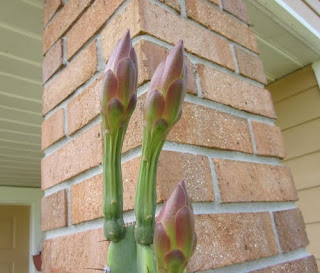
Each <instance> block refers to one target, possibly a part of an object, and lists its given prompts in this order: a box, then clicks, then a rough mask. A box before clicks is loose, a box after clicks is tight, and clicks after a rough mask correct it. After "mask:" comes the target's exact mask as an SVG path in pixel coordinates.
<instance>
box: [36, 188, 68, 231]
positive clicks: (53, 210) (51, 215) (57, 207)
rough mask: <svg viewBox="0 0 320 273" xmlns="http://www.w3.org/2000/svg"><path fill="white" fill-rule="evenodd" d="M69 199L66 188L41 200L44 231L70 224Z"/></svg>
mask: <svg viewBox="0 0 320 273" xmlns="http://www.w3.org/2000/svg"><path fill="white" fill-rule="evenodd" d="M67 219H68V201H67V192H66V191H65V190H61V191H58V192H56V193H53V194H51V195H49V196H47V197H44V198H43V199H42V200H41V223H42V231H46V230H50V229H55V228H60V227H65V226H67V224H68V220H67Z"/></svg>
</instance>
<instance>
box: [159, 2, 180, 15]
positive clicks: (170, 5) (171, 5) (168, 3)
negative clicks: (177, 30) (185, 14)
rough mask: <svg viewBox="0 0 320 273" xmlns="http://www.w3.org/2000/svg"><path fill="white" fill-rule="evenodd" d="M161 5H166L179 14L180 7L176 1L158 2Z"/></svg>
mask: <svg viewBox="0 0 320 273" xmlns="http://www.w3.org/2000/svg"><path fill="white" fill-rule="evenodd" d="M160 1H161V2H162V3H164V4H166V5H168V6H169V7H171V8H173V9H175V10H176V11H178V12H181V5H180V3H179V1H178V0H160Z"/></svg>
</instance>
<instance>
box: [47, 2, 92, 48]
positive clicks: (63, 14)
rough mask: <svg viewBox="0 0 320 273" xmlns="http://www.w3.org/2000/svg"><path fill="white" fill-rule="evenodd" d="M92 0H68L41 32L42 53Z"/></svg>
mask: <svg viewBox="0 0 320 273" xmlns="http://www.w3.org/2000/svg"><path fill="white" fill-rule="evenodd" d="M91 2H92V0H69V1H68V2H67V3H66V4H65V5H64V7H63V8H62V9H61V10H60V12H59V13H58V14H57V16H55V18H54V19H53V20H52V21H51V23H50V24H49V25H48V27H47V28H45V30H44V32H43V39H42V53H43V54H45V53H46V52H47V51H48V49H49V48H50V47H51V46H52V45H53V44H54V43H55V42H56V41H57V40H58V39H59V38H60V37H61V36H62V35H63V34H64V33H65V32H66V31H67V29H68V28H69V27H70V25H71V24H72V23H73V22H74V21H75V20H76V19H77V18H78V17H79V16H80V15H81V13H82V12H83V11H84V9H85V8H86V7H88V6H89V4H90V3H91Z"/></svg>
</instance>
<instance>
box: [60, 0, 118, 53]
mask: <svg viewBox="0 0 320 273" xmlns="http://www.w3.org/2000/svg"><path fill="white" fill-rule="evenodd" d="M123 1H124V0H113V1H105V0H96V1H94V2H93V3H92V5H91V6H90V7H89V8H88V10H87V11H86V12H85V13H84V14H83V15H82V16H81V17H80V19H79V20H78V21H77V22H76V23H75V24H74V25H73V26H72V28H71V29H70V30H69V31H68V33H67V34H66V38H67V39H66V41H67V42H66V43H67V47H66V49H67V58H68V59H69V58H71V57H72V56H73V55H74V53H76V52H77V51H78V50H79V48H80V47H81V46H82V45H83V44H84V43H85V42H86V41H88V40H89V39H90V38H91V37H92V36H93V35H94V34H95V33H96V32H97V31H98V30H99V28H100V27H101V26H102V25H103V23H105V22H106V21H107V20H108V19H109V18H110V16H111V15H112V14H113V13H114V12H115V11H116V9H117V8H118V7H119V6H120V4H122V3H123Z"/></svg>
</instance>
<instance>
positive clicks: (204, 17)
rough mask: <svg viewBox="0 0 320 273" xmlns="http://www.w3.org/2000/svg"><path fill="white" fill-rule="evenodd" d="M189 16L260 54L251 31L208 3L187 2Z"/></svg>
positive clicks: (197, 0) (194, 0) (191, 0)
mask: <svg viewBox="0 0 320 273" xmlns="http://www.w3.org/2000/svg"><path fill="white" fill-rule="evenodd" d="M186 7H187V15H188V17H190V18H191V19H193V20H195V21H197V22H199V23H200V24H202V25H204V26H205V27H207V28H208V29H210V30H213V31H215V32H217V33H219V34H221V35H223V36H225V37H226V38H228V39H230V40H232V41H234V42H236V43H238V44H240V45H242V46H244V47H246V48H248V49H250V50H251V51H254V52H258V46H257V42H256V38H255V35H254V33H253V32H252V31H251V29H250V28H249V27H248V26H246V25H244V24H243V23H241V22H239V21H238V20H236V19H235V18H233V17H232V16H230V15H228V14H227V13H224V12H221V11H220V10H219V9H217V8H215V7H214V6H213V5H211V4H210V3H208V2H206V1H199V0H186Z"/></svg>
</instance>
